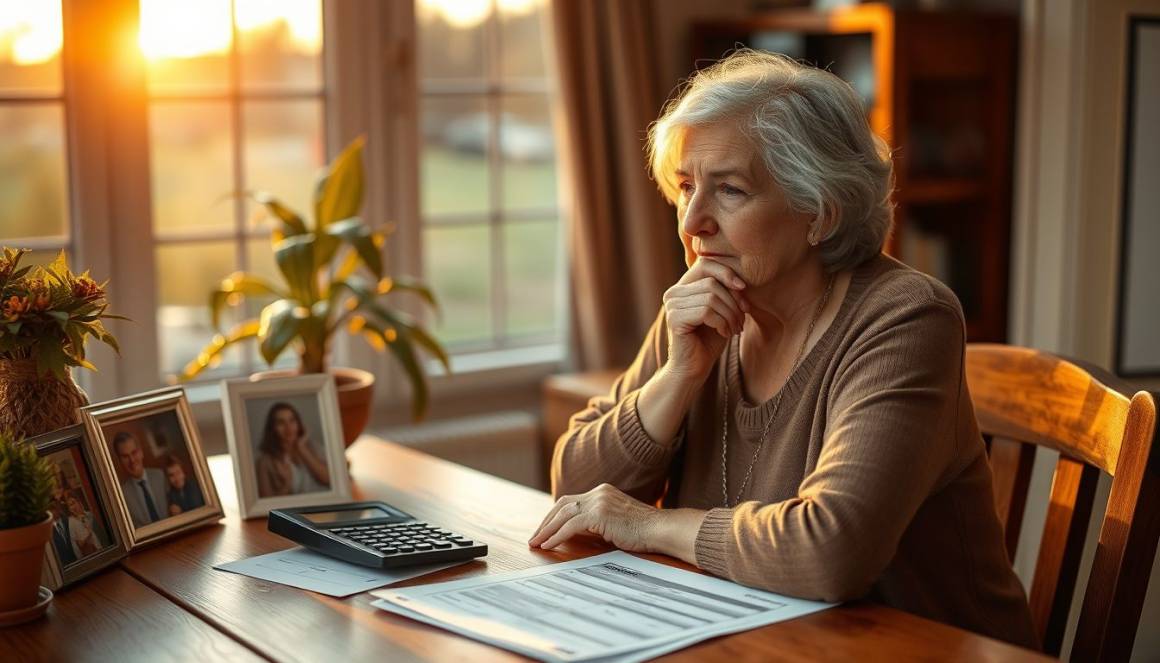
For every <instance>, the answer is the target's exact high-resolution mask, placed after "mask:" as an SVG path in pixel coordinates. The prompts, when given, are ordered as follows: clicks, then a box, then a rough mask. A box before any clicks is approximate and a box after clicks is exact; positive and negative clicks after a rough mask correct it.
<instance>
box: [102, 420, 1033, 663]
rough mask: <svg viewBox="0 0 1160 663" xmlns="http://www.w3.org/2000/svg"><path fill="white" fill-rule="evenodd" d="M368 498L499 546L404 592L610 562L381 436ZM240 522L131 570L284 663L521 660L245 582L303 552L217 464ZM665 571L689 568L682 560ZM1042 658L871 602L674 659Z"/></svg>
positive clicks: (361, 494) (508, 493)
mask: <svg viewBox="0 0 1160 663" xmlns="http://www.w3.org/2000/svg"><path fill="white" fill-rule="evenodd" d="M349 456H350V459H351V466H352V468H353V476H354V481H355V486H356V489H355V491H356V492H355V497H356V499H382V500H384V501H386V502H389V503H391V504H393V505H395V506H397V507H399V508H401V509H403V510H404V511H407V512H409V513H411V514H412V515H414V516H416V517H419V518H422V519H426V520H429V521H432V522H434V523H437V524H439V525H440V526H443V527H447V528H450V529H453V530H455V531H458V532H462V533H463V534H466V535H468V536H471V537H473V538H476V539H478V540H481V541H483V542H485V543H487V544H488V546H489V554H488V556H487V557H486V558H485V559H483V560H480V561H475V562H471V563H469V564H466V565H463V566H459V567H455V568H452V569H448V570H445V571H442V572H439V573H436V574H432V575H429V576H426V577H423V578H421V579H416V580H412V581H409V582H407V583H402V584H401V585H407V584H420V583H429V582H434V581H440V580H450V579H456V578H466V577H472V576H478V575H483V574H494V573H501V572H505V571H514V570H519V569H526V568H531V567H534V566H538V565H542V564H549V563H553V562H559V561H567V560H571V559H577V558H581V557H585V556H588V555H592V554H596V553H600V552H606V551H607V550H608V549H609V548H608V547H607V546H605V545H604V544H602V543H600V542H597V541H594V540H584V541H578V542H574V543H570V544H568V545H567V546H566V547H565V548H564V549H563V550H562V551H560V552H543V551H538V550H532V549H529V548H528V546H527V539H528V537H529V536H530V534H531V532H532V530H533V528H534V527H535V526H536V525H537V524H538V523H539V522H540V519H541V518H542V517H543V514H544V513H545V511H546V510H547V508H548V507H549V506H550V504H551V498H550V497H549V496H548V495H547V494H545V493H542V492H539V491H536V490H532V489H529V488H526V487H523V486H520V485H517V484H513V483H510V482H508V481H505V480H503V479H498V478H496V477H493V476H490V475H486V474H483V473H480V472H476V471H473V470H470V469H467V468H464V467H461V466H458V465H454V464H452V463H448V462H446V461H442V460H438V459H435V458H432V457H430V456H427V455H425V454H421V453H419V452H416V451H413V450H410V449H407V448H405V447H401V446H398V445H395V444H392V443H388V442H383V441H381V440H377V439H374V438H371V437H364V438H363V439H361V440H360V441H359V442H358V443H356V444H355V445H354V446H353V447H352V448H351V450H350V452H349ZM210 466H211V471H212V472H213V474H214V477H215V480H216V482H217V484H218V490H219V491H221V495H222V501H223V504H224V505H225V507H226V512H227V518H226V519H225V520H224V521H223V522H222V524H221V525H219V526H216V527H211V528H208V529H205V530H202V531H199V532H195V533H192V534H190V535H188V536H185V537H183V538H182V539H180V540H177V541H173V542H170V543H165V544H162V545H160V546H158V547H156V548H152V549H149V550H145V551H141V552H138V553H134V554H133V555H132V556H131V557H129V558H127V559H126V560H125V561H124V562H123V564H124V566H125V568H126V569H127V570H128V571H129V572H130V573H132V574H133V575H134V576H136V577H137V578H139V579H140V580H142V581H143V582H145V583H147V584H149V585H150V586H152V587H154V588H156V589H157V590H158V591H159V592H161V593H164V594H165V595H166V596H169V597H171V598H172V599H173V600H174V601H176V602H177V603H178V604H180V605H182V606H183V607H185V608H187V609H188V610H190V611H191V612H192V613H194V614H196V615H198V616H200V617H202V618H203V619H205V620H206V621H207V622H209V623H211V624H213V625H214V626H216V627H217V628H219V629H221V630H222V631H223V632H226V633H229V634H231V635H232V636H233V637H235V638H237V639H238V641H239V642H241V643H244V644H245V645H246V646H247V647H250V648H253V649H254V650H256V651H259V652H261V653H262V654H263V655H265V656H267V657H269V658H271V659H273V660H279V661H283V660H284V661H342V662H343V663H346V662H347V661H384V660H389V661H415V660H432V661H434V660H439V661H443V660H489V661H490V660H518V659H522V657H520V656H517V655H515V654H511V653H509V652H506V651H504V650H501V649H497V648H494V647H490V646H487V645H483V644H480V643H476V642H473V641H471V640H468V639H466V638H462V637H459V636H456V635H452V634H450V633H448V632H444V631H441V630H440V629H436V628H433V627H429V626H426V625H423V624H420V623H417V622H414V621H412V620H409V619H406V618H403V617H399V616H396V615H392V614H388V613H386V612H382V611H379V610H376V609H375V608H373V607H372V606H371V605H370V602H371V600H373V597H371V596H370V595H369V594H361V595H358V596H354V597H351V598H349V599H333V598H330V597H326V596H322V595H318V594H314V593H311V592H305V591H301V590H298V589H293V588H290V587H285V586H282V585H277V584H273V583H269V582H264V581H260V580H256V579H253V578H248V577H244V576H239V575H235V574H231V573H225V572H221V571H215V570H213V569H212V567H213V565H214V564H218V563H220V562H225V561H232V560H237V559H240V558H243V557H247V556H252V555H258V554H262V553H267V552H272V551H275V550H279V549H283V548H287V547H290V545H291V544H290V542H289V541H287V540H285V539H283V538H281V537H279V536H277V535H274V534H271V533H270V532H268V531H266V525H265V521H264V520H261V519H260V520H251V521H244V522H243V521H241V520H239V519H238V516H237V507H236V503H235V500H234V498H233V489H232V486H233V477H232V473H231V468H230V466H229V459H228V458H225V457H217V458H213V459H211V462H210ZM646 557H649V558H651V559H654V561H658V562H661V563H666V564H670V565H672V566H678V567H682V568H689V567H688V566H686V565H683V564H681V563H680V562H677V561H675V560H672V559H670V558H665V557H658V556H646ZM854 655H857V656H858V657H859V658H863V659H867V658H868V659H875V658H881V659H891V660H899V659H910V660H915V659H918V660H921V659H930V660H935V659H937V660H971V661H977V660H998V659H1003V660H1042V657H1040V656H1039V655H1038V654H1036V653H1034V652H1030V651H1026V650H1022V649H1019V648H1016V647H1012V646H1010V645H1007V644H1004V643H1000V642H997V641H994V640H990V639H988V638H985V637H982V636H978V635H975V634H972V633H969V632H966V631H962V630H960V629H956V628H952V627H949V626H944V625H941V624H937V623H935V622H931V621H928V620H925V619H921V618H919V617H914V616H912V615H908V614H906V613H903V612H899V611H897V610H893V609H891V608H886V607H883V606H879V605H874V604H869V603H862V604H853V605H846V606H841V607H838V608H835V609H832V610H827V611H824V612H822V613H818V614H815V615H811V616H808V617H804V618H801V619H796V620H793V621H790V622H784V623H781V624H775V625H772V626H769V627H765V628H762V629H757V630H754V631H750V632H747V633H741V634H737V635H732V636H728V637H723V638H716V639H714V640H712V641H709V642H706V643H702V644H700V645H698V646H696V647H693V648H690V649H687V650H684V651H682V652H677V653H675V654H673V655H670V656H669V657H668V658H670V659H673V660H689V661H691V660H694V658H695V659H696V660H737V659H742V660H850V658H852V657H853V656H854Z"/></svg>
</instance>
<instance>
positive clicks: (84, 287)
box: [72, 276, 105, 301]
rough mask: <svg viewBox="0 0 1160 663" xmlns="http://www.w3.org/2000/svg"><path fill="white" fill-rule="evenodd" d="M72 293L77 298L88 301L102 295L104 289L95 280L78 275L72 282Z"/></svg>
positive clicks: (103, 294)
mask: <svg viewBox="0 0 1160 663" xmlns="http://www.w3.org/2000/svg"><path fill="white" fill-rule="evenodd" d="M72 295H73V297H76V298H77V299H80V300H84V301H90V300H93V299H99V298H101V297H104V296H105V291H104V289H102V288H101V286H100V284H99V283H97V282H96V281H94V280H92V279H90V278H89V277H87V276H80V277H77V279H76V280H74V281H73V282H72Z"/></svg>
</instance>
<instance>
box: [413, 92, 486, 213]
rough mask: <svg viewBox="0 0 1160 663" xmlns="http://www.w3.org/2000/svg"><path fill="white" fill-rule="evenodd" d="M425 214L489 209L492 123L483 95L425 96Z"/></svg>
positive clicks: (423, 199) (484, 210)
mask: <svg viewBox="0 0 1160 663" xmlns="http://www.w3.org/2000/svg"><path fill="white" fill-rule="evenodd" d="M422 113H423V156H422V160H423V167H422V187H423V193H422V206H423V214H424V215H431V214H448V213H451V214H457V213H458V214H462V213H486V212H487V210H488V209H489V202H488V201H489V196H488V167H487V147H488V144H489V142H490V141H491V122H490V120H489V118H488V115H487V108H486V106H485V104H484V100H483V98H482V97H466V98H464V97H455V98H435V99H431V98H428V99H425V100H424V101H423V108H422Z"/></svg>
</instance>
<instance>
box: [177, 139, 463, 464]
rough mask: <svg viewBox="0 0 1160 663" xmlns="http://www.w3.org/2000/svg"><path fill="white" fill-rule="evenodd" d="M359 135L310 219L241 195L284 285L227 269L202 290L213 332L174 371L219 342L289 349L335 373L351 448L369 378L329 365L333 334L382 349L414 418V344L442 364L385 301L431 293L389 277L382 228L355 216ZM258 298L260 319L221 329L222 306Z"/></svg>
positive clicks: (417, 327) (215, 354)
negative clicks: (406, 383)
mask: <svg viewBox="0 0 1160 663" xmlns="http://www.w3.org/2000/svg"><path fill="white" fill-rule="evenodd" d="M363 142H364V141H363V139H362V138H359V139H356V140H355V141H354V142H352V143H351V144H350V145H348V146H347V147H346V149H344V150H343V152H342V153H341V154H339V155H338V156H337V157H336V158H335V159H334V161H333V162H332V163H331V164H330V165H329V166H328V167H327V168H326V170H325V171H324V172H323V173H322V175H321V177H320V178H319V180H318V182H317V183H316V185H315V188H314V221H313V223H310V224H308V223H307V221H306V220H304V218H303V217H302V215H300V214H299V213H298V212H295V211H294V210H291V209H290V208H288V207H287V206H286V205H284V204H283V203H282V202H281V201H279V200H278V199H277V198H275V197H274V196H272V195H270V194H269V193H266V192H253V193H249V194H248V195H249V197H250V198H252V199H253V200H254V201H255V202H257V203H259V204H261V205H262V206H263V207H265V209H266V211H267V212H268V213H269V214H270V216H271V217H272V218H273V219H274V220H275V228H274V230H273V232H272V237H271V244H272V249H273V251H274V261H275V262H276V263H277V265H278V270H279V272H280V274H281V276H282V282H280V283H274V282H271V281H268V280H266V279H263V278H261V277H259V276H256V275H253V274H247V273H244V272H235V273H234V274H231V275H230V276H228V277H226V278H225V279H224V280H222V282H221V284H220V285H219V286H218V288H217V289H215V290H214V291H213V292H212V293H211V294H210V315H211V319H212V321H213V325H214V327H215V329H217V330H218V332H219V333H218V334H217V335H216V336H215V337H214V338H213V340H212V341H210V343H209V344H208V345H207V346H205V348H204V349H202V351H201V352H200V353H199V354H198V356H197V357H196V358H194V359H193V361H191V362H189V363H188V364H187V365H186V366H185V368H184V369H183V370H182V373H181V375H180V376H179V379H181V380H189V379H191V378H193V377H194V376H196V375H197V374H198V373H200V372H201V371H203V370H205V369H206V368H208V367H210V366H212V365H214V363H215V362H217V361H220V354H221V352H222V351H223V350H225V349H226V348H227V347H229V346H231V345H233V344H235V343H238V342H241V341H246V340H248V339H255V340H256V341H257V343H258V350H259V352H260V353H261V355H262V358H263V359H264V360H265V361H266V362H267V364H273V363H274V362H275V361H276V360H277V358H278V357H279V356H280V355H281V354H282V353H283V352H284V351H286V350H287V349H288V348H293V350H294V351H295V352H297V354H298V357H299V372H301V373H325V372H330V373H332V374H333V375H334V376H335V381H336V383H337V387H338V398H339V409H340V410H341V413H342V424H343V436H344V437H345V439H346V443H347V444H348V445H349V444H350V443H351V442H353V441H354V439H355V438H357V437H358V435H359V433H360V432H362V430H363V428H364V427H365V426H366V423H367V420H368V418H369V416H370V402H371V390H372V389H373V386H374V376H373V375H371V374H370V373H368V372H366V371H362V370H359V369H352V368H332V367H329V366H328V364H327V362H328V356H329V354H330V343H331V339H332V338H333V337H334V335H335V334H336V333H338V332H339V331H340V330H343V329H345V330H346V331H347V332H349V333H351V334H356V335H360V336H362V337H363V338H365V339H366V340H367V342H369V343H370V344H371V345H372V346H373V347H374V348H376V349H377V350H379V351H387V350H389V351H390V352H391V354H392V355H393V356H394V357H395V359H396V360H398V362H399V363H400V365H401V366H402V367H403V370H404V371H405V372H406V374H407V377H408V379H409V380H410V383H411V388H412V414H413V416H414V418H416V419H420V418H422V416H423V415H424V414H425V412H426V410H427V382H426V371H425V369H424V365H423V362H422V361H421V360H420V357H419V356H418V354H417V353H416V348H417V347H418V348H421V349H423V350H424V351H426V352H427V353H428V354H430V355H432V356H434V357H435V358H437V359H438V360H439V361H440V362H441V363H442V364H443V367H444V368H445V369H447V370H450V363H449V361H448V358H447V354H446V353H445V352H444V350H443V347H442V346H441V345H440V344H439V342H438V341H437V340H435V338H434V337H433V336H431V334H429V333H428V332H427V331H426V330H425V329H424V328H423V327H422V325H421V324H420V323H419V322H418V321H417V320H415V319H414V318H413V317H412V316H410V315H408V314H407V313H406V312H404V311H402V310H399V309H398V308H395V307H393V306H391V304H390V301H391V299H392V298H393V297H394V296H395V295H397V294H399V293H412V294H414V295H417V296H418V297H419V298H420V299H421V300H422V301H424V302H426V303H427V304H428V305H429V306H431V307H436V301H435V296H434V295H433V294H432V293H431V290H430V289H429V288H427V287H426V286H425V285H423V284H422V283H420V282H418V281H416V280H414V279H410V278H407V277H402V276H394V277H391V276H388V275H387V274H386V270H385V269H384V265H383V259H382V253H381V249H382V246H383V244H384V242H385V241H386V234H387V229H386V228H378V229H372V228H371V227H370V226H369V225H368V224H367V223H366V222H365V221H364V220H363V219H361V218H360V217H359V216H357V215H358V213H359V208H361V207H362V197H363V166H362V148H363ZM247 297H249V298H254V299H258V300H259V301H260V302H261V303H262V304H263V308H262V311H261V314H260V315H259V317H258V318H256V319H252V320H246V321H244V322H241V323H239V324H237V325H235V326H233V327H232V328H231V329H229V330H224V329H222V327H221V317H222V311H223V310H224V309H225V308H226V307H230V306H238V305H240V304H241V303H242V302H243V301H244V300H245V298H247Z"/></svg>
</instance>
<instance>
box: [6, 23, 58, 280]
mask: <svg viewBox="0 0 1160 663" xmlns="http://www.w3.org/2000/svg"><path fill="white" fill-rule="evenodd" d="M62 40H63V35H62V24H61V5H60V3H59V2H49V1H45V2H5V3H3V4H0V135H2V136H4V140H3V141H2V142H0V174H2V175H0V237H3V238H11V240H16V241H18V242H19V244H20V246H21V247H24V248H29V249H32V250H33V253H32V255H31V256H29V257H30V258H31V261H29V260H28V258H26V259H25V260H26V262H25V264H30V263H46V262H48V261H49V260H51V259H52V258H53V257H54V256H55V255H56V253H57V252H58V251H60V250H61V249H65V250H69V251H71V249H72V232H71V230H70V222H69V221H70V220H69V216H70V215H69V197H68V190H69V188H68V167H67V166H68V164H67V152H66V149H65V148H66V141H65V104H66V102H65V95H64V83H63V75H62V69H61V43H62Z"/></svg>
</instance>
